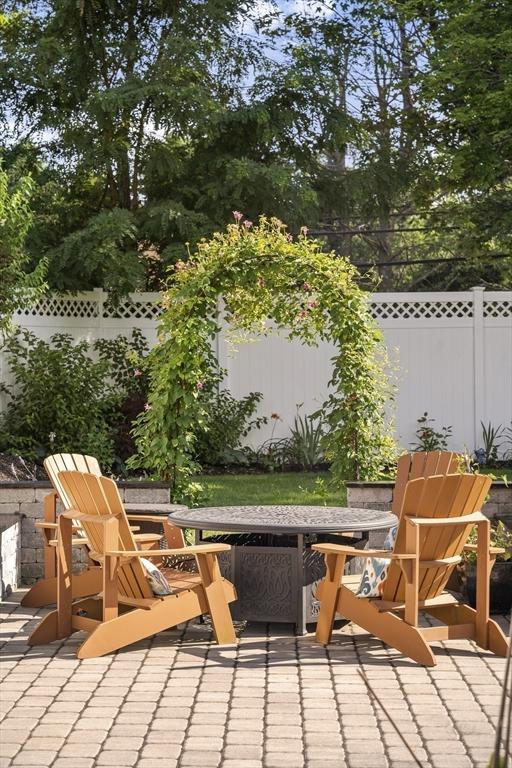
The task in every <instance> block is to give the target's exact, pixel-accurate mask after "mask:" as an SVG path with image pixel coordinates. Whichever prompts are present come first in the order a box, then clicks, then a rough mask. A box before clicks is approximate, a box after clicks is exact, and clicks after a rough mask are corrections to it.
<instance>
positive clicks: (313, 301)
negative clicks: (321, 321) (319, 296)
mask: <svg viewBox="0 0 512 768" xmlns="http://www.w3.org/2000/svg"><path fill="white" fill-rule="evenodd" d="M317 306H318V301H315V299H311V301H308V307H311V309H314V308H315V307H317Z"/></svg>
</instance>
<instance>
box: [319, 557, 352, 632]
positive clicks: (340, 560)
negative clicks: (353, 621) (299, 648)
mask: <svg viewBox="0 0 512 768" xmlns="http://www.w3.org/2000/svg"><path fill="white" fill-rule="evenodd" d="M345 560H346V556H345V555H325V569H326V575H325V578H324V580H323V581H322V582H321V584H320V586H319V589H318V591H317V596H318V597H321V603H320V613H319V615H318V621H317V625H316V639H317V642H319V643H322V645H328V644H329V643H330V641H331V635H332V629H333V626H334V619H335V617H336V605H337V603H338V598H339V594H340V585H341V579H342V576H343V571H344V569H345Z"/></svg>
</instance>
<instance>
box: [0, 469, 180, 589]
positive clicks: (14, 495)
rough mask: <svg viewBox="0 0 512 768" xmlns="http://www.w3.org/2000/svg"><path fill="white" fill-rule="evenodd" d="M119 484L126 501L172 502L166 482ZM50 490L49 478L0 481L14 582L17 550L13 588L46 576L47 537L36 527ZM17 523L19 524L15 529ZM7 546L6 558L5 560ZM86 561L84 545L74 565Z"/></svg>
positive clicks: (2, 527)
mask: <svg viewBox="0 0 512 768" xmlns="http://www.w3.org/2000/svg"><path fill="white" fill-rule="evenodd" d="M117 485H118V488H119V492H120V494H121V498H122V500H123V501H124V502H126V503H132V504H168V503H169V499H170V491H169V486H168V484H166V483H151V482H138V481H125V482H119V483H118V484H117ZM50 490H52V485H51V483H50V482H48V481H46V480H42V481H36V482H34V481H30V480H27V481H20V482H0V532H1V534H0V545H1V547H2V561H3V563H4V562H5V563H6V565H5V568H7V569H8V572H9V574H10V576H9V581H10V582H12V581H14V579H13V576H12V570H13V567H12V565H9V566H7V562H8V563H9V564H10V563H12V557H13V556H12V554H11V549H14V550H15V551H16V552H17V555H16V571H17V574H16V575H17V578H16V582H17V583H16V584H12V586H13V588H14V587H15V586H16V587H17V586H21V585H30V584H33V583H34V582H35V581H37V580H38V579H40V578H41V577H42V576H43V570H44V554H43V539H42V536H41V533H40V531H38V530H37V528H36V527H35V522H36V520H41V519H42V518H43V499H44V497H45V496H46V495H47V493H48V492H49V491H50ZM13 526H15V528H14V529H13ZM11 529H13V530H11ZM7 542H9V543H7ZM4 549H5V552H6V554H5V558H7V559H6V560H4ZM86 561H87V554H86V551H85V550H84V548H83V547H76V548H74V549H73V563H74V568H75V569H76V570H77V571H80V570H83V569H84V568H85V567H86ZM3 563H2V567H3V568H4V565H3ZM2 580H3V579H2ZM3 597H4V595H3V594H2V598H3Z"/></svg>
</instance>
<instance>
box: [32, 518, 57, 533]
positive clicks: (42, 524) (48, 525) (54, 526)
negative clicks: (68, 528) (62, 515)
mask: <svg viewBox="0 0 512 768" xmlns="http://www.w3.org/2000/svg"><path fill="white" fill-rule="evenodd" d="M34 526H35V527H36V528H43V529H48V530H54V531H56V530H57V528H58V527H59V524H58V523H47V522H46V520H36V522H35V523H34Z"/></svg>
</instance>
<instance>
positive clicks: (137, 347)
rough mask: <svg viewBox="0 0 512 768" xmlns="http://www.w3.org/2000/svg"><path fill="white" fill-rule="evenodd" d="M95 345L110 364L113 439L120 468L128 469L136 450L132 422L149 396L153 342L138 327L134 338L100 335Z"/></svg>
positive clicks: (122, 471) (133, 334)
mask: <svg viewBox="0 0 512 768" xmlns="http://www.w3.org/2000/svg"><path fill="white" fill-rule="evenodd" d="M94 348H95V349H96V351H97V352H98V355H99V358H100V360H102V361H103V362H104V363H105V365H106V366H107V369H108V373H109V377H110V380H111V382H112V385H113V389H114V392H115V394H114V395H113V401H112V408H111V413H112V419H111V421H112V430H113V432H112V439H113V442H114V450H115V454H116V469H117V470H118V471H119V472H121V473H123V474H124V473H125V472H126V468H125V462H126V460H127V459H128V457H129V456H131V455H132V454H133V453H134V452H135V444H134V440H133V437H132V434H131V430H132V424H133V421H134V420H135V419H136V417H137V416H138V415H139V413H141V412H142V411H143V410H144V406H145V404H146V402H147V399H148V386H149V382H148V374H147V370H146V359H145V358H146V355H147V353H148V351H149V345H148V343H147V341H146V338H145V336H144V334H143V333H142V331H141V330H139V329H138V328H134V329H133V330H132V335H131V339H129V338H127V337H125V336H116V338H115V339H98V340H97V341H96V342H95V344H94Z"/></svg>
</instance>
